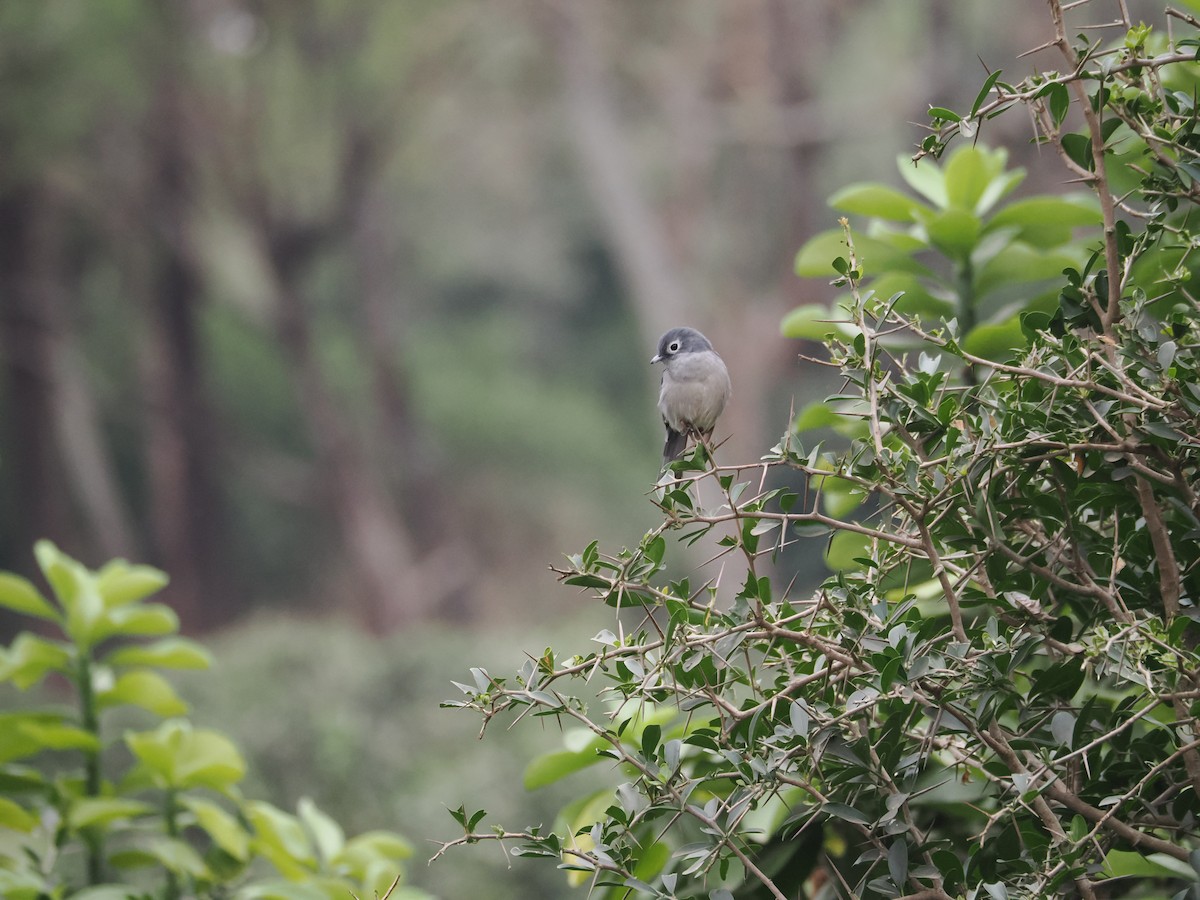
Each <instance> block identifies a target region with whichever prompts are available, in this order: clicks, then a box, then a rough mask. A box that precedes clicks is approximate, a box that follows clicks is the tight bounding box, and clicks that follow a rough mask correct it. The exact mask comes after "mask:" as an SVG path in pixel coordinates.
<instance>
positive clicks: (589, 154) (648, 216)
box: [543, 0, 695, 340]
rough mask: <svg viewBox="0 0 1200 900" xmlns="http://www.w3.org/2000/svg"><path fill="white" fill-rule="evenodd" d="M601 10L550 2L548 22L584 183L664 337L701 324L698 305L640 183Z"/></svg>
mask: <svg viewBox="0 0 1200 900" xmlns="http://www.w3.org/2000/svg"><path fill="white" fill-rule="evenodd" d="M598 10H599V7H597V6H596V5H595V4H588V3H578V2H574V0H560V2H557V3H555V4H553V5H552V6H549V7H547V13H548V15H547V16H546V18H545V19H544V23H543V24H544V25H545V27H546V30H547V31H548V33H549V36H550V40H551V41H552V43H553V46H554V50H555V52H556V55H557V57H558V62H559V66H560V68H561V69H562V74H563V90H564V94H565V101H566V107H567V112H568V114H569V116H570V117H571V120H572V122H573V124H574V128H573V129H572V135H573V137H574V139H575V149H576V153H577V154H578V156H579V159H580V163H581V168H582V174H583V177H584V180H585V182H586V184H587V186H588V189H589V190H590V192H591V195H592V200H593V201H594V202H595V204H596V207H597V209H598V210H599V211H600V219H601V226H602V227H603V229H604V231H605V233H606V234H607V235H608V240H609V243H610V244H611V245H612V248H613V255H614V258H615V259H616V261H617V265H618V266H619V268H620V269H621V271H622V272H623V273H624V276H625V278H626V280H627V281H628V283H629V288H630V296H631V298H632V300H633V303H634V312H635V314H636V315H637V318H638V321H639V323H640V326H641V330H642V332H643V334H645V335H653V336H654V338H656V337H657V336H658V335H659V334H661V333H662V332H664V331H666V330H667V329H668V328H671V327H672V326H674V325H679V324H681V323H684V322H690V321H695V316H694V315H689V307H691V306H693V305H694V304H692V303H690V302H689V298H688V288H687V283H686V280H685V278H684V277H683V275H682V273H681V271H680V263H679V261H678V260H676V259H675V258H673V256H672V253H671V248H670V242H669V241H668V239H667V235H666V232H665V231H664V229H663V222H662V220H661V219H660V218H659V215H658V212H657V210H656V209H655V208H654V206H653V204H652V203H651V202H650V200H649V198H648V197H647V195H646V192H645V190H644V189H643V188H642V186H641V184H640V180H641V179H640V177H639V173H638V171H637V165H636V161H635V159H634V156H633V153H632V151H631V150H630V148H629V147H628V144H627V138H626V135H625V134H624V128H623V124H622V122H621V120H620V116H619V114H618V112H617V108H616V103H615V101H614V98H613V96H612V89H611V86H610V84H609V79H608V74H607V71H606V64H605V61H604V59H603V57H602V56H601V52H600V50H599V48H598V47H597V34H596V32H597V30H598V29H599V28H600V27H601V26H600V24H599V21H600V20H599V19H598V17H597V11H598ZM654 338H651V340H653V339H654Z"/></svg>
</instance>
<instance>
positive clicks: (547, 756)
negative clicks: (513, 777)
mask: <svg viewBox="0 0 1200 900" xmlns="http://www.w3.org/2000/svg"><path fill="white" fill-rule="evenodd" d="M597 749H599V747H598V746H593V747H589V748H588V749H586V750H581V751H574V750H554V751H551V752H550V753H543V754H541V755H540V756H536V757H534V758H533V760H531V761H530V763H529V765H527V766H526V767H525V790H527V791H536V790H537V789H538V788H543V787H545V786H546V785H548V784H553V783H554V782H556V781H559V780H561V779H563V778H566V777H567V776H568V775H571V774H574V773H575V772H578V771H580V770H582V769H586V768H588V767H589V766H594V765H595V764H596V763H598V762H600V761H601V760H602V759H603V758H604V757H602V756H599V755H597V753H596V750H597Z"/></svg>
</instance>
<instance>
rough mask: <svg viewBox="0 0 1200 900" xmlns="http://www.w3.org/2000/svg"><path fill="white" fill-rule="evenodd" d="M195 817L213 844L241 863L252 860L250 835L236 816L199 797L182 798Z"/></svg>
mask: <svg viewBox="0 0 1200 900" xmlns="http://www.w3.org/2000/svg"><path fill="white" fill-rule="evenodd" d="M180 800H181V802H182V804H183V805H184V807H186V808H187V809H188V810H189V811H190V812H191V814H192V815H193V816H195V817H196V824H197V825H199V826H200V827H201V828H203V829H204V830H205V831H206V832H207V833H208V835H209V837H211V838H212V839H213V842H214V843H215V844H216V845H217V846H218V847H220V848H221V849H222V850H224V851H225V852H226V853H228V854H229V855H230V856H232V857H233V858H234V859H236V860H238V861H239V862H246V861H247V860H248V859H249V858H250V833H249V832H248V831H246V829H244V828H243V827H242V826H241V824H240V823H239V822H238V820H237V819H236V818H234V816H232V815H231V814H229V813H228V812H226V811H225V810H224V809H222V808H221V807H220V806H218V805H217V804H215V803H213V802H211V801H209V800H203V799H201V798H199V797H192V796H185V797H182V798H180Z"/></svg>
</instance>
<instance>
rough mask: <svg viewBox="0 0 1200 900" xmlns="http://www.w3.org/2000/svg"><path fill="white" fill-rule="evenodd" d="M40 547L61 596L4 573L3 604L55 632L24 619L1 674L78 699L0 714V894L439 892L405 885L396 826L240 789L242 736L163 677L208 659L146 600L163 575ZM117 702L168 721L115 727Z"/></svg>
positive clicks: (106, 899) (95, 899)
mask: <svg viewBox="0 0 1200 900" xmlns="http://www.w3.org/2000/svg"><path fill="white" fill-rule="evenodd" d="M36 555H37V560H38V563H39V565H40V567H41V569H42V572H43V574H44V575H45V577H46V581H47V582H48V583H49V585H50V587H51V589H52V591H53V597H54V601H53V602H51V601H50V600H48V599H46V597H45V596H43V595H42V593H41V592H40V591H39V590H38V589H37V587H36V586H35V585H34V584H32V583H31V582H29V581H27V580H26V579H24V578H21V577H19V576H17V575H13V574H9V573H0V605H2V606H4V607H7V608H8V609H12V610H15V611H17V612H19V613H23V614H25V615H29V616H32V617H35V618H37V619H40V620H42V621H43V623H44V626H45V629H46V631H53V632H54V636H53V637H48V636H43V634H40V633H35V632H33V631H26V632H22V633H21V634H19V635H18V636H17V637H16V638H15V639H14V640H13V642H12V644H11V645H10V646H9V647H7V648H0V682H8V683H11V684H12V685H14V686H15V687H17V688H19V689H21V690H25V689H28V688H31V687H33V686H34V685H37V684H40V683H42V682H48V681H49V682H52V683H53V684H52V685H51V686H61V687H63V688H64V689H65V693H66V694H67V695H69V699H70V703H69V704H66V705H64V706H62V707H54V708H45V709H32V710H30V709H14V710H9V711H4V712H0V896H3V897H5V898H7V900H41V898H59V897H63V898H66V897H70V898H74V900H124V898H166V900H170V898H178V897H197V896H200V897H230V898H243V900H274V898H278V900H326V898H329V900H333V898H337V900H343V898H346V897H349V896H352V893H353V892H357V893H358V894H360V895H361V896H364V897H366V896H372V895H374V896H380V895H383V894H386V893H387V892H388V891H389V889H391V893H390V898H391V900H418V898H422V897H426V896H427V895H425V894H424V893H423V892H421V891H418V890H416V889H413V888H410V887H407V886H400V885H399V884H398V882H399V880H400V874H401V873H402V871H403V869H402V865H403V863H402V860H403V859H405V858H407V857H408V856H409V855H411V852H412V851H411V848H410V846H409V845H408V843H407V842H406V841H405V840H404V839H403V838H401V837H400V836H399V835H396V834H392V833H390V832H385V831H373V832H368V833H365V834H361V835H358V836H357V837H352V838H346V836H345V835H344V834H343V832H342V829H341V828H340V826H338V824H337V823H336V822H334V821H333V820H332V819H331V818H329V817H328V816H327V815H325V814H324V813H322V812H321V810H320V809H318V808H317V807H316V805H315V804H313V803H312V802H310V801H301V803H300V804H299V806H298V809H297V811H296V814H295V815H293V814H291V813H287V812H285V811H283V810H281V809H278V808H276V807H275V806H273V805H271V804H270V803H266V802H263V801H261V800H254V799H250V798H247V797H245V796H243V795H242V794H241V792H240V791H239V789H238V784H239V782H240V781H241V780H242V777H243V775H244V774H245V763H244V762H243V759H242V756H241V754H240V753H239V752H238V749H237V747H236V746H235V745H234V744H233V742H231V741H230V740H229V739H228V738H227V737H225V736H224V735H223V734H221V733H220V732H218V731H214V730H210V729H207V728H200V727H196V726H195V725H193V724H192V723H191V722H190V721H189V720H188V719H187V718H186V714H187V704H186V703H184V701H183V700H182V699H181V698H180V697H179V696H178V695H177V694H176V693H175V690H174V689H173V687H172V686H171V684H170V682H169V681H168V680H167V679H166V678H165V677H164V676H163V675H162V672H163V671H164V670H173V669H174V670H179V669H200V668H206V667H207V666H208V665H209V656H208V653H207V651H206V650H205V649H204V648H203V647H202V646H201V645H199V644H197V643H195V642H193V641H190V640H188V639H186V638H182V637H179V636H176V635H175V632H176V631H177V630H178V624H179V623H178V620H177V618H176V616H175V614H174V613H173V612H172V611H171V610H170V609H169V608H168V607H166V606H163V605H161V604H156V603H151V602H147V601H146V598H147V597H149V596H150V595H152V594H153V593H155V592H156V591H158V590H159V589H160V588H162V587H163V586H164V585H165V584H166V576H164V575H163V573H161V572H159V571H157V570H155V569H152V568H149V567H146V566H135V565H129V564H128V563H125V562H124V561H121V560H116V561H113V562H111V563H109V564H108V565H106V566H104V567H103V568H101V569H100V570H99V571H96V572H92V571H89V570H88V569H86V568H85V567H83V566H82V565H80V564H79V563H78V562H76V561H75V560H73V559H70V558H69V557H67V556H65V555H64V554H63V553H61V552H60V551H59V550H58V549H57V548H55V547H54V546H53V545H52V544H50V543H49V542H46V541H42V542H40V543H39V544H38V545H37V547H36ZM145 638H151V639H152V640H149V641H145V640H143V639H145ZM118 707H134V708H137V709H140V710H142V711H143V712H144V713H148V714H150V715H151V716H153V717H155V718H156V719H158V720H159V721H158V723H157V724H156V725H155V726H154V727H150V728H147V729H145V730H137V731H134V730H130V731H126V732H125V733H124V734H121V735H111V734H109V733H108V731H107V730H106V729H105V727H104V721H105V718H106V714H107V713H108V711H110V710H114V709H116V708H118Z"/></svg>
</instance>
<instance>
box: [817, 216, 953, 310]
mask: <svg viewBox="0 0 1200 900" xmlns="http://www.w3.org/2000/svg"><path fill="white" fill-rule="evenodd" d="M854 249H855V251H856V252H857V254H858V260H859V263H860V264H861V265H862V266H864V267H865V269H866V271H867V273H868V274H869V273H871V272H885V271H903V272H913V273H915V274H918V275H928V274H929V269H928V268H927V267H925V266H924V265H922V264H921V263H920V262H918V261H917V260H916V259H914V258H913V257H912V255H911V253H910V252H909V251H908V250H905V249H899V248H897V247H895V246H893V245H892V244H890V243H888V242H887V241H883V240H879V239H878V238H874V237H871V236H870V235H866V234H861V233H857V232H856V233H855V235H854ZM845 253H846V238H845V235H844V234H843V233H842V230H841V229H840V228H839V229H836V230H830V231H822V232H820V233H819V234H816V235H813V237H811V238H810V239H809V240H808V241H806V242H805V244H804V246H803V247H801V248H800V251H799V252H798V253H797V254H796V274H797V275H799V276H801V277H803V278H828V277H829V275H830V274H831V270H830V263H831V262H832V261H833V260H834V259H836V258H837V257H839V256H842V255H844V254H845ZM825 318H834V317H832V316H826V317H825Z"/></svg>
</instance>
